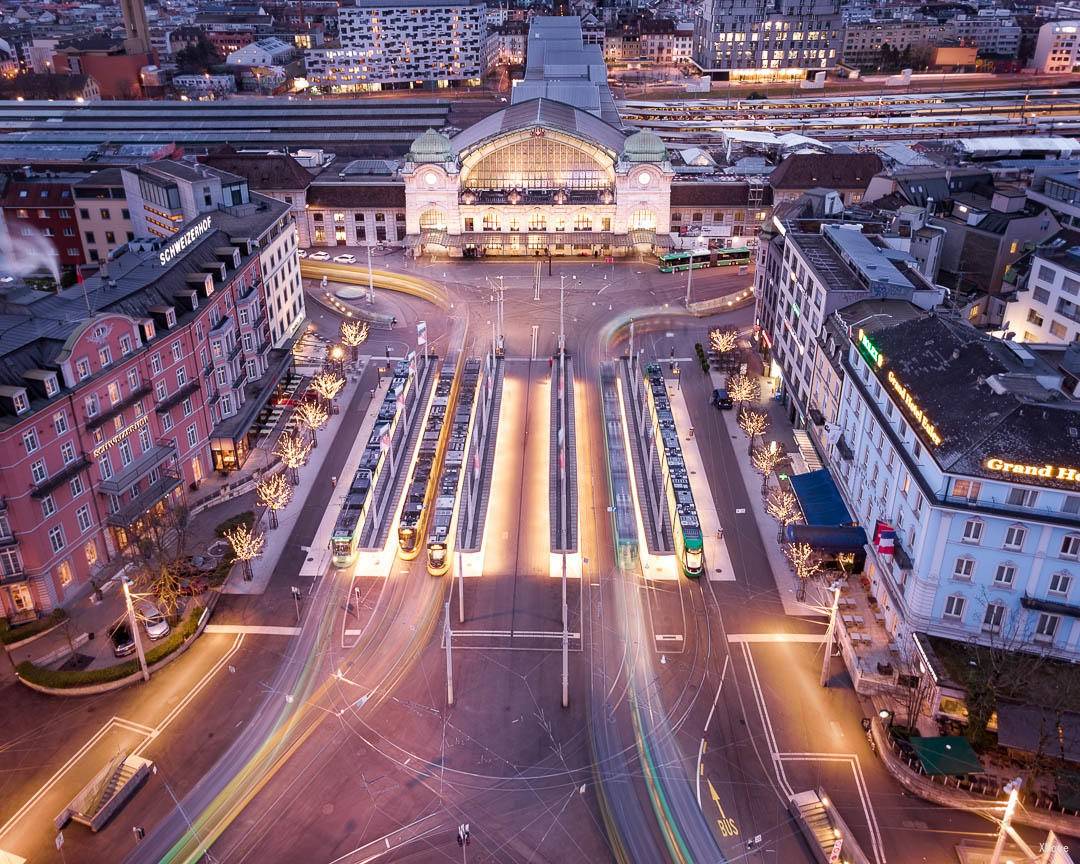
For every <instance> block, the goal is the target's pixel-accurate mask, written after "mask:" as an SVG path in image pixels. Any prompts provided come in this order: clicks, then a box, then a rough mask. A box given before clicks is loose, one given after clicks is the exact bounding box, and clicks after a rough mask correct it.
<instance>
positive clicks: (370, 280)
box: [367, 243, 375, 305]
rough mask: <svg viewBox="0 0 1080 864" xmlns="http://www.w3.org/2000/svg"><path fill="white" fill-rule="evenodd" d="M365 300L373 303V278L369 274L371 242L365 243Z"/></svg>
mask: <svg viewBox="0 0 1080 864" xmlns="http://www.w3.org/2000/svg"><path fill="white" fill-rule="evenodd" d="M367 302H368V303H371V304H372V305H374V303H375V279H374V277H373V276H372V274H371V244H370V243H368V245H367Z"/></svg>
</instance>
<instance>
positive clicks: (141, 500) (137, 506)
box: [105, 470, 183, 528]
mask: <svg viewBox="0 0 1080 864" xmlns="http://www.w3.org/2000/svg"><path fill="white" fill-rule="evenodd" d="M182 482H183V481H182V480H181V479H180V476H179V474H177V473H176V472H175V471H171V470H166V471H163V472H162V474H161V477H160V478H159V479H158V480H156V481H155V482H153V483H151V484H150V486H149V487H148V488H147V489H145V490H143V491H142V492H140V493H139V494H138V495H136V496H135V497H134V498H133V499H132V500H131V501H130V502H128V503H127V504H125V505H124V506H123V507H121V508H120V509H119V510H118V511H116V512H115V513H110V514H109V515H108V516H107V517H106V518H105V522H106V523H107V524H109V525H116V526H117V527H120V528H128V527H130V526H131V525H132V524H133V523H134V522H136V521H138V519H139V518H140V517H141V516H144V515H145V514H146V513H148V512H149V511H150V509H151V508H152V507H153V506H154V505H155V504H157V503H158V501H160V500H161V499H162V498H164V497H165V496H166V495H168V494H170V493H171V492H172V491H173V490H174V489H176V488H177V487H178V486H179V485H180V484H181V483H182Z"/></svg>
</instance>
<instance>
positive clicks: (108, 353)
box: [98, 345, 112, 366]
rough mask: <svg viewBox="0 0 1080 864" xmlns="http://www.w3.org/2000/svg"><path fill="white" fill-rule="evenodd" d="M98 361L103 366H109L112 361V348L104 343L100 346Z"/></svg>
mask: <svg viewBox="0 0 1080 864" xmlns="http://www.w3.org/2000/svg"><path fill="white" fill-rule="evenodd" d="M98 361H99V362H100V363H101V365H102V366H108V365H109V364H110V363H112V349H111V348H109V346H108V345H102V346H101V347H100V348H98Z"/></svg>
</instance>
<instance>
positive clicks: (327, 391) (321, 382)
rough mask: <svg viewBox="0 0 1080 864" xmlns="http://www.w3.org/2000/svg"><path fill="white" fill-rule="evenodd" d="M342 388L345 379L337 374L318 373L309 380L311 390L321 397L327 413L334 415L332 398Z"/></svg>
mask: <svg viewBox="0 0 1080 864" xmlns="http://www.w3.org/2000/svg"><path fill="white" fill-rule="evenodd" d="M344 386H345V379H344V378H342V377H341V376H340V375H339V374H338V373H337V372H320V373H319V374H318V375H316V376H315V377H314V378H312V379H311V389H312V390H314V391H315V392H316V393H318V394H319V396H321V397H322V399H323V402H324V403H325V406H326V410H327V412H329V413H331V414H332V413H334V410H333V405H334V397H335V396H337V394H338V393H340V392H341V388H342V387H344Z"/></svg>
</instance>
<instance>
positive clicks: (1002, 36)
mask: <svg viewBox="0 0 1080 864" xmlns="http://www.w3.org/2000/svg"><path fill="white" fill-rule="evenodd" d="M948 27H949V33H950V35H951V36H952V37H953V38H954V39H959V40H960V41H961V42H962V43H964V44H965V45H974V46H975V47H976V48H978V49H979V53H980V54H984V55H991V56H994V57H1015V56H1016V54H1017V52H1018V51H1019V50H1020V35H1021V33H1020V25H1019V24H1018V23H1017V22H1016V18H1015V17H1013V13H1012V12H1010V11H1009V10H1008V9H997V8H993V9H980V10H979V13H978V14H977V15H957V16H956V17H955V18H953V19H952V20H951V21H949V22H948Z"/></svg>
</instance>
